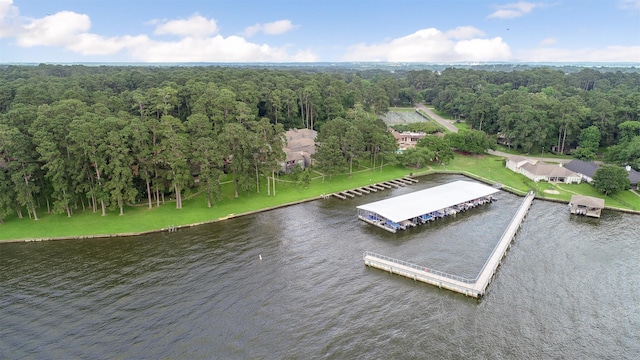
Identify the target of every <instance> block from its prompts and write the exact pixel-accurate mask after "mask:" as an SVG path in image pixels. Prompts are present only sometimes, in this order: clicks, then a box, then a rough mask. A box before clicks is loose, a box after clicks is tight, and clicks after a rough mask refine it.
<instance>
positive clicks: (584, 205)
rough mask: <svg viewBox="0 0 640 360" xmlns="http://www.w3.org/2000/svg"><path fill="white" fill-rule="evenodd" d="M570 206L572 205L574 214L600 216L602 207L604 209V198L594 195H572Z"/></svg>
mask: <svg viewBox="0 0 640 360" xmlns="http://www.w3.org/2000/svg"><path fill="white" fill-rule="evenodd" d="M569 206H570V207H571V213H572V214H576V215H585V216H590V217H594V218H599V217H600V213H601V212H602V209H604V199H600V198H596V197H592V196H582V195H572V196H571V202H570V203H569Z"/></svg>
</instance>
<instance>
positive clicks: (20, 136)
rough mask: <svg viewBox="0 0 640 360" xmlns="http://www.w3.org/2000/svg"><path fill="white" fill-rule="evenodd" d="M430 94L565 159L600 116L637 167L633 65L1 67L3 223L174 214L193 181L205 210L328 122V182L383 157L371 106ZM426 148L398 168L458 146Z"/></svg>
mask: <svg viewBox="0 0 640 360" xmlns="http://www.w3.org/2000/svg"><path fill="white" fill-rule="evenodd" d="M421 101H424V102H427V103H432V104H434V105H435V106H436V108H437V109H439V110H441V111H444V112H446V113H448V114H451V115H452V116H454V117H457V118H460V119H464V120H466V121H467V122H469V123H470V124H471V125H472V127H473V128H474V129H477V130H482V131H485V132H487V133H489V134H499V136H500V137H501V138H502V139H503V140H504V141H505V142H507V143H509V144H511V146H514V147H518V148H521V149H522V150H523V151H525V152H529V151H532V152H537V151H539V149H540V148H542V147H544V148H545V149H552V148H553V149H555V151H557V152H563V153H567V152H569V151H570V149H573V148H574V147H575V146H577V145H578V144H579V142H580V134H581V131H582V130H583V129H587V128H591V129H592V127H593V126H596V127H597V129H598V130H599V132H600V134H601V138H600V139H598V140H597V141H596V143H598V144H599V145H601V146H613V145H615V146H617V149H618V150H620V152H619V153H618V154H623V155H620V156H621V157H624V159H622V158H620V159H617V160H616V161H618V162H623V161H626V162H627V163H631V162H630V161H629V160H630V159H635V164H633V165H634V166H637V165H638V160H637V159H638V156H637V154H636V153H634V152H633V149H635V148H634V146H636V147H637V148H639V149H640V138H638V137H637V136H638V135H640V129H639V128H636V127H635V126H634V125H635V124H637V122H638V117H639V109H640V74H638V73H637V72H631V71H629V72H625V73H622V72H619V71H618V72H611V71H608V72H599V71H596V70H593V69H584V70H582V71H580V72H575V73H570V74H564V73H563V72H561V71H558V70H554V69H553V68H534V69H527V70H524V71H511V72H499V71H484V70H463V69H455V68H449V69H446V70H443V71H442V72H439V71H429V70H410V71H404V70H397V71H387V70H380V69H373V70H366V71H364V70H363V71H358V70H349V69H332V68H323V69H318V68H312V67H309V68H304V67H301V68H295V69H273V68H258V67H253V68H241V67H216V66H211V67H152V66H150V67H119V66H96V67H91V66H62V65H39V66H6V67H4V68H2V69H0V218H2V217H4V216H7V215H8V214H10V213H14V214H17V216H18V217H24V216H25V215H28V216H29V217H31V218H36V219H37V217H38V213H39V212H40V211H43V210H42V209H46V211H53V212H61V213H66V214H68V215H69V216H71V215H72V214H73V212H74V211H75V210H77V209H92V210H93V211H96V212H101V213H103V214H104V213H105V212H106V209H109V208H111V209H119V210H120V212H121V213H122V212H123V211H124V206H125V204H127V203H129V202H134V201H135V202H145V203H146V204H147V206H149V207H152V206H159V205H161V204H162V202H163V200H164V199H165V197H171V198H172V199H174V200H175V204H176V207H178V208H180V207H181V206H182V196H183V194H184V193H185V192H187V191H203V192H204V193H206V197H207V203H208V205H209V206H211V205H212V204H214V203H215V202H216V201H219V199H220V196H221V192H220V191H221V190H220V189H221V184H220V179H221V178H222V175H223V174H226V176H227V177H228V178H230V179H231V180H232V181H233V183H234V189H235V196H239V194H241V193H242V192H243V191H256V190H258V189H260V187H261V184H264V182H265V181H270V180H271V179H273V178H274V175H275V173H276V172H277V171H278V170H279V169H280V163H281V162H282V161H283V160H284V152H283V151H282V147H283V146H284V145H285V144H284V142H285V140H284V137H283V134H284V131H285V130H287V129H291V128H310V129H315V130H318V131H319V134H318V150H317V154H316V155H315V161H316V165H315V166H317V167H318V170H320V171H322V172H323V173H325V174H327V175H329V176H331V175H332V174H335V173H338V172H341V171H353V169H354V168H356V167H358V166H367V167H377V166H382V165H383V164H385V163H388V162H390V161H394V155H393V154H394V150H395V143H394V142H393V138H392V137H391V136H390V135H389V134H388V133H387V132H386V129H385V126H384V124H383V123H382V122H381V121H380V120H379V119H377V115H379V114H382V113H384V112H386V111H387V110H388V108H389V107H390V106H413V105H414V104H415V103H417V102H421ZM590 133H593V131H591V132H590ZM476 135H477V134H476ZM474 136H475V135H474ZM467 142H468V141H467ZM590 142H591V143H593V136H591V137H590ZM461 143H465V142H461ZM431 145H432V147H433V149H430V150H429V151H428V152H427V151H426V150H422V151H421V152H420V154H417V157H416V154H415V153H414V154H411V153H409V155H410V156H412V157H414V158H416V159H417V160H415V162H414V161H413V160H411V161H408V162H407V161H404V163H412V162H414V163H415V164H418V163H421V162H423V161H424V159H427V158H429V159H433V160H437V159H446V158H448V157H449V156H450V154H449V153H448V152H447V151H446V149H445V148H446V147H447V144H446V143H444V144H441V143H439V142H438V143H434V144H431ZM623 150H624V151H623ZM430 154H432V155H430ZM634 154H636V155H634ZM633 156H635V158H633ZM405 160H406V159H405ZM267 189H271V186H267ZM25 213H26V214H25Z"/></svg>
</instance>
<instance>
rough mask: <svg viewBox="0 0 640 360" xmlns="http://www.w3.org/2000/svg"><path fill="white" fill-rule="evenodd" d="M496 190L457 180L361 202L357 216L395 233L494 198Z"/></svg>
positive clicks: (485, 202)
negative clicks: (391, 196) (364, 202)
mask: <svg viewBox="0 0 640 360" xmlns="http://www.w3.org/2000/svg"><path fill="white" fill-rule="evenodd" d="M498 191H500V190H498V189H495V188H493V187H490V186H487V185H484V184H480V183H476V182H471V181H462V180H459V181H454V182H451V183H448V184H444V185H440V186H436V187H433V188H429V189H425V190H421V191H416V192H413V193H410V194H405V195H400V196H396V197H393V198H390V199H385V200H380V201H376V202H372V203H368V204H364V205H360V206H358V207H357V209H358V219H360V220H362V221H364V222H367V223H369V224H372V225H375V226H378V227H380V228H382V229H385V230H387V231H390V232H393V233H395V232H396V231H398V230H406V229H407V228H408V227H413V226H417V225H421V224H424V223H426V222H429V221H433V220H435V219H439V218H442V217H445V216H449V215H455V214H456V213H458V212H460V211H466V210H468V209H470V208H473V207H476V206H478V205H483V204H487V203H490V202H491V201H493V200H495V199H494V197H493V196H492V194H495V193H496V192H498Z"/></svg>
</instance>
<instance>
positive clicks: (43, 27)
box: [17, 11, 91, 47]
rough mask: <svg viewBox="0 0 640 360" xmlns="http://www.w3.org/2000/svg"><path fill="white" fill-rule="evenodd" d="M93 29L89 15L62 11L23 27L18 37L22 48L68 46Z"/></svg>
mask: <svg viewBox="0 0 640 360" xmlns="http://www.w3.org/2000/svg"><path fill="white" fill-rule="evenodd" d="M90 28H91V20H90V19H89V17H88V16H87V15H84V14H77V13H74V12H71V11H61V12H58V13H55V14H53V15H48V16H45V17H43V18H40V19H33V20H30V21H29V22H28V23H27V24H25V25H24V26H22V29H21V31H20V32H19V34H18V35H17V41H18V44H19V45H20V46H23V47H33V46H38V45H49V46H51V45H58V46H60V45H62V46H64V45H68V44H71V43H73V42H74V41H75V40H76V39H77V36H78V35H79V34H82V33H85V32H87V31H88V30H89V29H90Z"/></svg>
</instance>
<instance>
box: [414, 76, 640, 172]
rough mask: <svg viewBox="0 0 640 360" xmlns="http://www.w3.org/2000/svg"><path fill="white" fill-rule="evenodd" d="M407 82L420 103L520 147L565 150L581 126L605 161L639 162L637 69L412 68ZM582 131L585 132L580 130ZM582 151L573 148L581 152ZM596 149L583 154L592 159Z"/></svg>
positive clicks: (639, 82) (639, 85)
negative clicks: (591, 131) (592, 131)
mask: <svg viewBox="0 0 640 360" xmlns="http://www.w3.org/2000/svg"><path fill="white" fill-rule="evenodd" d="M407 77H408V79H409V83H410V85H411V86H413V87H414V88H415V89H416V91H418V92H419V94H420V95H421V96H420V97H421V98H423V99H424V100H425V101H426V102H428V103H431V104H433V105H434V106H435V107H436V108H437V109H438V110H440V111H443V112H445V113H447V114H449V115H450V116H451V117H453V118H456V119H463V120H465V121H466V122H467V123H469V124H470V125H471V127H472V128H473V129H477V130H482V131H485V132H486V133H488V134H496V135H498V136H499V139H500V140H501V141H502V142H504V143H505V144H507V145H510V146H512V147H515V148H518V149H521V150H522V151H523V152H525V153H529V152H533V153H539V152H541V151H543V149H544V151H547V152H549V151H554V152H556V153H559V154H570V153H572V152H573V151H574V150H575V149H576V148H577V147H579V146H580V141H581V135H582V132H583V131H584V130H585V129H589V128H592V127H595V128H596V129H597V130H598V132H599V138H598V139H597V140H596V149H598V148H608V147H611V146H613V145H616V147H615V151H609V152H607V154H606V156H607V159H609V160H610V161H612V162H615V163H619V164H621V165H626V164H629V165H631V166H633V167H635V168H638V166H640V163H639V162H638V155H639V154H640V138H637V136H638V135H640V131H638V124H639V123H638V121H639V120H640V72H638V71H635V72H631V71H627V72H624V73H623V72H621V71H615V72H613V71H606V72H604V71H603V72H600V71H597V70H595V69H591V68H586V69H582V70H581V71H579V72H574V73H571V74H565V73H563V72H562V71H560V70H558V69H556V68H552V67H549V68H535V69H527V70H524V71H514V72H497V71H481V70H463V69H455V68H450V69H446V70H444V71H442V72H441V73H439V74H438V73H434V72H431V71H412V72H409V73H408V74H407ZM585 136H586V135H585ZM583 154H584V152H578V155H580V156H582V155H583ZM593 156H595V154H590V153H589V154H587V157H593Z"/></svg>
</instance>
